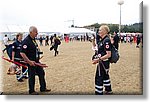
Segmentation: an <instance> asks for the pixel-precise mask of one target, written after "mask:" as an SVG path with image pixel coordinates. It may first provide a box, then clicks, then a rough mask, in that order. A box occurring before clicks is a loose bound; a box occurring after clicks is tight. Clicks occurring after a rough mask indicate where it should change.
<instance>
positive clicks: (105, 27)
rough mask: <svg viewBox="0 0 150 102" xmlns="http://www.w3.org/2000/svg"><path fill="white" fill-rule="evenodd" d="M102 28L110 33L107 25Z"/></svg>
mask: <svg viewBox="0 0 150 102" xmlns="http://www.w3.org/2000/svg"><path fill="white" fill-rule="evenodd" d="M100 28H103V29H105V30H106V32H107V33H109V32H110V29H109V27H108V26H107V25H102V26H100Z"/></svg>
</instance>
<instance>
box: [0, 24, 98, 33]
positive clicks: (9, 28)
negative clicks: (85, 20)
mask: <svg viewBox="0 0 150 102" xmlns="http://www.w3.org/2000/svg"><path fill="white" fill-rule="evenodd" d="M29 27H30V26H28V25H21V26H20V25H0V32H29ZM37 28H38V32H59V33H66V34H71V33H73V34H83V33H90V34H95V32H93V31H91V30H89V29H86V28H63V27H50V26H37Z"/></svg>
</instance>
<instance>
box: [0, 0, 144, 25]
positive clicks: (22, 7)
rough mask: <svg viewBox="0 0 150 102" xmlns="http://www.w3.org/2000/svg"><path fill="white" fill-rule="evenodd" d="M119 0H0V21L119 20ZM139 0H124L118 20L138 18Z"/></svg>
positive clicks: (62, 22)
mask: <svg viewBox="0 0 150 102" xmlns="http://www.w3.org/2000/svg"><path fill="white" fill-rule="evenodd" d="M118 1H119V0H0V2H1V3H0V24H2V25H3V24H4V25H48V26H70V25H71V24H72V21H71V20H74V25H75V26H85V25H90V24H94V23H114V24H119V19H120V18H119V17H120V6H119V5H118ZM141 1H142V0H124V4H123V5H122V6H121V10H122V12H121V17H122V20H121V21H122V24H133V23H138V22H140V12H139V11H140V10H139V4H140V3H141Z"/></svg>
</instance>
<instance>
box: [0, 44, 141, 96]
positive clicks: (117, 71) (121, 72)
mask: <svg viewBox="0 0 150 102" xmlns="http://www.w3.org/2000/svg"><path fill="white" fill-rule="evenodd" d="M135 46H136V45H135V44H132V45H131V44H129V43H127V44H120V49H119V52H120V60H119V61H118V62H117V64H111V68H110V77H111V83H112V89H113V94H123V95H124V94H129V95H130V94H142V93H143V86H142V85H143V82H142V80H143V76H142V70H143V67H142V59H141V58H142V55H141V53H142V52H141V48H135ZM40 49H41V50H42V51H43V52H44V54H43V56H44V57H43V58H42V59H41V62H43V63H45V64H47V65H48V66H49V67H48V68H45V73H46V82H47V88H49V89H51V90H52V91H51V92H49V93H40V94H94V93H95V89H94V87H95V86H94V83H95V82H94V80H95V71H96V65H92V64H91V56H92V55H93V54H94V52H93V51H92V49H91V43H90V42H77V41H75V42H69V43H65V42H62V44H61V46H59V55H58V56H57V57H54V52H53V51H51V52H50V51H49V46H40ZM4 56H6V53H5V54H4ZM9 66H10V63H8V62H6V61H3V73H2V74H1V76H2V77H3V79H4V80H3V84H2V86H1V87H3V92H4V94H28V80H25V79H24V82H22V83H20V82H17V81H16V77H15V75H7V74H6V72H7V69H8V67H9ZM39 87H40V86H39V80H38V77H37V76H36V84H35V90H36V91H37V92H39Z"/></svg>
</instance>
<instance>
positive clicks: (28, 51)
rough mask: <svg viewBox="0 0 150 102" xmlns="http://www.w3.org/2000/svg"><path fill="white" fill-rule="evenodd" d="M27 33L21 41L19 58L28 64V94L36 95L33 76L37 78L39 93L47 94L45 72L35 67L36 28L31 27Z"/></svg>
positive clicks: (37, 51)
mask: <svg viewBox="0 0 150 102" xmlns="http://www.w3.org/2000/svg"><path fill="white" fill-rule="evenodd" d="M29 32H30V34H29V35H28V36H27V37H26V38H25V39H24V40H23V42H22V48H21V56H22V57H23V59H24V60H25V61H26V62H27V63H28V75H29V94H38V93H37V92H35V89H34V86H35V74H37V75H38V77H39V83H40V91H41V92H49V91H50V90H49V89H47V88H46V82H45V72H44V70H43V68H42V67H39V66H36V65H35V62H37V63H39V49H38V44H37V43H36V41H35V37H36V36H37V35H38V30H37V28H36V27H34V26H31V27H30V28H29Z"/></svg>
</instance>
